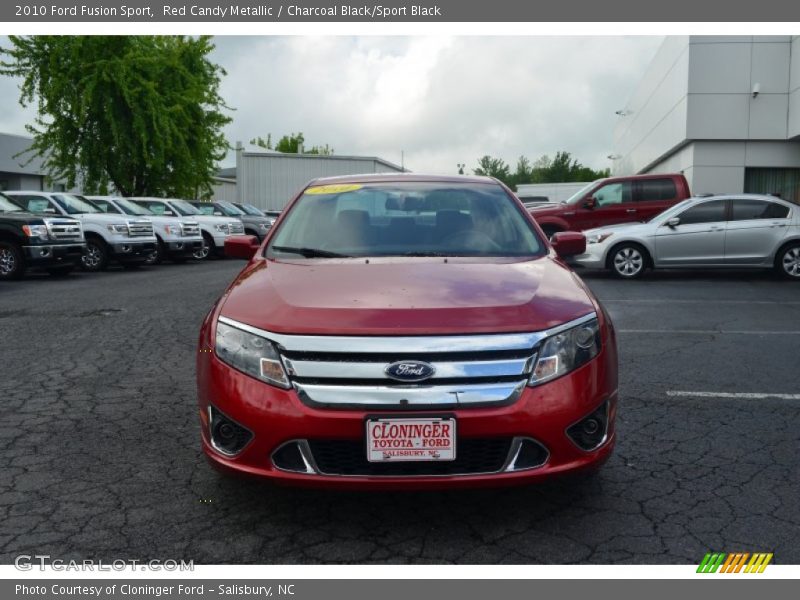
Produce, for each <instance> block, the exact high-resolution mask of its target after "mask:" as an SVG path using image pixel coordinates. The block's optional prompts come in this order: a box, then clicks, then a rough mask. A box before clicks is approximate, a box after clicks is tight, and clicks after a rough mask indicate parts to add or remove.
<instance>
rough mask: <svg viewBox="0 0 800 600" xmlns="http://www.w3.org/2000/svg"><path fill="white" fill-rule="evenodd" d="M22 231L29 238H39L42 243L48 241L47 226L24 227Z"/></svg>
mask: <svg viewBox="0 0 800 600" xmlns="http://www.w3.org/2000/svg"><path fill="white" fill-rule="evenodd" d="M22 231H24V232H25V235H27V236H28V237H29V238H39V239H40V240H42V241H45V240H47V237H48V235H49V234H48V232H47V225H23V226H22Z"/></svg>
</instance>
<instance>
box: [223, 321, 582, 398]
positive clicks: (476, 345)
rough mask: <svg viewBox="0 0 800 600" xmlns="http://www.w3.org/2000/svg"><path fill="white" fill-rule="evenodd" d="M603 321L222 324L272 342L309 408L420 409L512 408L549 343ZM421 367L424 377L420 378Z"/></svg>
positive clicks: (297, 390) (227, 322)
mask: <svg viewBox="0 0 800 600" xmlns="http://www.w3.org/2000/svg"><path fill="white" fill-rule="evenodd" d="M595 317H596V315H595V314H594V313H591V314H588V315H585V316H584V317H581V318H580V319H576V320H575V321H571V322H570V323H565V324H564V325H561V326H558V327H554V328H552V329H549V330H546V331H538V332H532V333H510V334H487V335H463V336H405V337H400V336H397V337H388V336H387V337H377V336H376V337H355V336H314V335H284V334H276V333H272V332H267V331H263V330H260V329H256V328H254V327H250V326H248V325H245V324H242V323H238V322H236V321H233V320H231V319H228V318H226V317H220V319H219V320H220V322H221V323H225V324H227V325H230V326H231V327H236V328H238V329H243V330H244V331H248V332H250V333H254V334H256V335H260V336H262V337H265V338H267V339H270V340H272V341H273V342H274V343H275V345H276V346H277V348H278V350H279V352H280V355H281V360H282V362H283V366H284V368H285V370H286V373H287V374H288V375H289V378H290V380H291V382H292V385H293V387H294V389H295V391H296V392H297V394H298V396H299V397H300V400H302V401H303V402H304V403H305V404H307V405H309V406H314V407H316V408H328V409H353V408H357V409H408V410H420V409H430V408H468V407H479V406H498V405H500V406H502V405H507V404H512V403H513V402H515V401H516V400H517V399H518V398H519V397H520V395H521V394H522V392H523V391H524V389H525V386H526V385H527V383H528V380H529V379H530V376H531V372H532V369H533V366H534V363H535V360H536V353H537V351H538V349H539V348H538V347H539V344H540V343H541V342H542V340H544V339H545V338H547V337H550V336H551V335H554V334H556V333H558V332H559V331H563V330H565V329H567V328H570V327H573V326H575V325H578V324H579V323H581V322H584V321H589V320H591V319H594V318H595ZM403 365H407V366H408V367H410V369H411V375H412V376H411V377H410V378H409V377H405V376H404V372H405V373H406V374H408V372H409V369H408V368H405V369H403V368H398V367H402V366H403ZM420 365H421V367H420ZM416 368H421V369H422V370H423V371H424V374H423V377H424V379H422V380H420V379H417V380H416V381H415V380H414V376H413V372H414V369H416Z"/></svg>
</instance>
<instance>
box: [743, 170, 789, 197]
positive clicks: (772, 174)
mask: <svg viewBox="0 0 800 600" xmlns="http://www.w3.org/2000/svg"><path fill="white" fill-rule="evenodd" d="M744 191H745V192H746V193H749V194H772V195H773V196H778V197H779V198H783V199H784V200H788V201H789V202H794V203H795V204H800V169H767V168H761V167H748V168H746V169H745V170H744Z"/></svg>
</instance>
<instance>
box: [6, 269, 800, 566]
mask: <svg viewBox="0 0 800 600" xmlns="http://www.w3.org/2000/svg"><path fill="white" fill-rule="evenodd" d="M240 267H241V263H237V262H234V261H212V262H209V263H204V264H187V265H180V266H178V265H169V264H167V265H163V266H161V267H158V268H152V269H142V270H140V271H137V272H123V271H122V270H112V271H111V272H108V273H101V274H94V275H92V274H79V275H75V276H71V277H69V278H67V279H65V280H56V279H52V278H49V277H48V276H46V275H44V276H38V275H33V276H31V277H29V278H27V279H26V280H24V281H19V282H9V283H4V284H2V285H0V331H2V338H1V339H2V344H0V365H2V369H1V370H0V372H1V373H2V376H1V377H0V398H2V409H3V412H4V414H3V418H2V423H3V426H2V427H0V445H1V446H2V453H1V454H0V472H1V473H2V476H1V477H0V562H2V563H10V562H12V561H13V559H14V557H15V556H17V555H18V554H49V555H51V556H52V557H53V558H59V559H63V560H69V559H83V558H102V559H107V560H111V559H139V560H143V559H150V558H158V559H161V560H165V559H178V560H179V559H185V560H189V559H193V560H194V561H195V562H196V563H214V564H217V563H328V562H359V563H362V562H364V563H366V562H378V563H694V564H696V563H698V562H699V561H700V559H701V558H702V556H703V555H704V554H705V553H706V552H708V551H710V550H715V551H725V552H733V551H750V552H753V551H758V552H774V553H775V557H774V559H773V561H774V562H775V563H778V564H781V563H782V564H787V563H794V564H797V563H800V535H799V534H800V456H799V451H800V369H799V366H800V343H799V342H798V340H800V286H798V285H795V284H794V283H792V282H784V281H781V280H779V279H776V278H774V277H773V276H771V275H770V274H751V273H738V272H737V273H724V272H723V273H720V272H716V273H712V272H703V273H684V272H681V273H677V272H676V273H672V272H662V273H657V274H650V275H649V276H647V277H646V278H645V279H643V280H641V281H617V280H615V279H612V278H610V277H609V276H606V275H599V274H587V275H585V279H586V281H587V282H588V283H589V285H590V286H591V287H592V289H593V290H594V291H595V292H596V294H597V295H598V296H599V297H600V298H601V300H602V301H604V302H605V303H606V306H607V307H608V309H609V311H610V312H611V314H612V316H613V318H614V320H615V324H616V327H617V330H618V333H619V345H620V353H621V385H620V397H621V406H620V413H619V421H618V433H619V442H618V446H617V451H616V453H615V454H614V456H613V457H612V459H611V460H610V462H609V463H608V464H607V465H606V467H605V469H604V470H603V471H602V473H601V474H600V475H599V476H598V477H596V478H594V479H591V480H589V481H586V482H582V483H581V482H577V481H558V482H553V483H548V484H544V485H539V486H536V487H527V488H521V489H517V488H511V489H500V490H483V491H475V492H437V493H391V494H390V493H350V492H346V493H343V492H335V493H334V492H323V491H317V490H302V489H287V488H279V487H274V486H271V485H268V484H264V483H261V482H254V481H239V480H230V479H226V478H222V477H220V476H219V475H217V474H216V473H215V471H214V470H212V469H211V468H210V467H209V466H208V465H207V464H206V462H205V460H204V459H203V458H202V456H201V453H200V449H199V448H200V447H199V443H198V436H199V423H198V419H197V416H196V414H197V412H196V409H195V398H194V396H195V384H194V358H195V351H196V348H195V342H196V335H197V331H198V329H199V325H200V322H201V320H202V318H203V317H204V315H205V313H206V311H207V310H208V308H209V307H210V306H211V304H212V302H213V301H214V300H215V299H216V297H217V296H218V295H219V294H220V292H221V291H222V290H223V289H224V287H225V285H226V284H227V283H228V282H229V281H230V280H231V278H232V277H233V276H234V275H235V273H236V272H237V271H238V269H239V268H240Z"/></svg>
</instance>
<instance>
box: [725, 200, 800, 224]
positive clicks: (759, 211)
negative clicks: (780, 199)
mask: <svg viewBox="0 0 800 600" xmlns="http://www.w3.org/2000/svg"><path fill="white" fill-rule="evenodd" d="M788 216H789V208H788V207H786V206H784V205H783V204H778V203H776V202H765V201H763V200H746V199H744V198H742V199H735V200H733V202H732V208H731V221H752V220H753V219H785V218H786V217H788Z"/></svg>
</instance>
